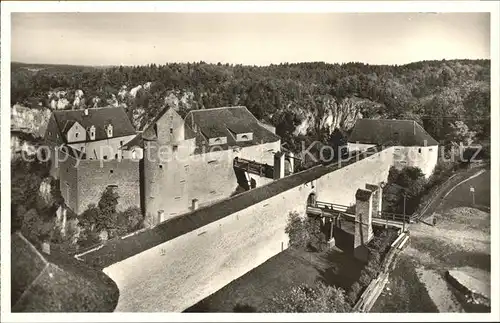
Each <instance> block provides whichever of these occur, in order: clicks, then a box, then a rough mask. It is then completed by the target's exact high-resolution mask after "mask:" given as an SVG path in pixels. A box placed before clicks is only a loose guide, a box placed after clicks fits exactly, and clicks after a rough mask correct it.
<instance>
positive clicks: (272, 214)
mask: <svg viewBox="0 0 500 323" xmlns="http://www.w3.org/2000/svg"><path fill="white" fill-rule="evenodd" d="M310 193H311V188H310V186H307V185H301V186H300V187H295V188H293V189H290V190H288V191H286V192H284V193H282V194H280V195H277V196H274V197H271V198H269V199H267V200H264V201H261V202H259V203H257V204H255V205H253V206H251V207H249V208H246V209H243V210H241V211H239V212H236V213H234V214H231V215H229V216H227V217H224V218H222V219H221V220H218V221H215V222H212V223H210V224H208V225H206V226H203V227H201V228H199V229H196V230H194V231H191V232H189V233H187V234H184V235H182V236H180V237H177V238H175V239H173V240H170V241H167V242H165V243H163V244H160V245H158V246H156V247H153V248H151V249H148V250H146V251H144V252H142V253H139V254H136V255H135V256H132V257H130V258H128V259H125V260H123V261H121V262H118V263H115V264H113V265H111V266H109V267H107V268H105V269H104V272H105V273H106V274H107V275H108V276H109V277H111V278H112V279H113V280H114V281H115V282H116V283H117V285H118V288H119V289H120V298H119V301H118V305H117V308H116V311H118V312H136V311H141V312H155V311H156V312H162V311H163V312H179V311H182V310H184V309H186V308H188V307H190V306H192V305H194V304H195V303H197V302H199V301H200V300H202V299H204V298H205V297H207V296H209V295H211V294H212V293H214V292H216V291H217V290H219V289H221V288H222V287H224V286H225V285H227V284H228V283H230V282H231V281H233V280H234V279H237V278H238V277H241V276H242V275H244V274H245V273H247V272H248V271H250V270H252V269H253V268H255V267H257V266H259V265H260V264H262V263H263V262H265V261H266V260H268V259H269V258H271V257H273V256H274V255H276V254H278V253H280V252H281V251H282V250H284V249H285V248H287V247H288V236H287V234H286V233H285V226H286V223H287V219H288V214H289V212H291V211H297V212H299V213H300V214H304V213H305V208H306V199H307V196H308V195H309V194H310Z"/></svg>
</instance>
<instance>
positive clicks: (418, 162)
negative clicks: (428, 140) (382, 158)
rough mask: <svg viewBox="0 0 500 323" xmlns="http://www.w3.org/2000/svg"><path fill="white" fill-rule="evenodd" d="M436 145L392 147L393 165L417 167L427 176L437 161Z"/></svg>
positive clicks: (399, 167)
mask: <svg viewBox="0 0 500 323" xmlns="http://www.w3.org/2000/svg"><path fill="white" fill-rule="evenodd" d="M438 151H439V147H438V146H429V147H394V166H395V167H396V168H398V169H401V168H403V167H405V166H406V167H418V168H420V169H421V170H422V172H423V173H424V175H425V177H426V178H429V177H430V176H431V175H432V172H433V171H434V168H435V167H436V164H437V161H438Z"/></svg>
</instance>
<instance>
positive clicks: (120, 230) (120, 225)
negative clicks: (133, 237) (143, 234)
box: [116, 206, 144, 235]
mask: <svg viewBox="0 0 500 323" xmlns="http://www.w3.org/2000/svg"><path fill="white" fill-rule="evenodd" d="M143 220H144V219H143V216H142V213H141V210H140V209H139V208H138V207H135V206H134V207H130V208H128V209H126V210H125V211H123V212H120V213H118V216H117V224H116V230H117V234H118V235H124V234H127V233H130V232H134V231H136V230H138V229H140V228H141V227H142V226H143Z"/></svg>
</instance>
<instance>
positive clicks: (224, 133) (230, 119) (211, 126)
mask: <svg viewBox="0 0 500 323" xmlns="http://www.w3.org/2000/svg"><path fill="white" fill-rule="evenodd" d="M191 118H193V119H194V120H192V119H191ZM184 120H185V122H186V124H188V125H190V126H191V122H192V121H194V124H196V126H197V127H198V130H199V132H201V133H202V134H203V136H204V137H205V138H206V139H207V140H208V139H210V138H215V137H227V145H228V146H249V145H257V144H262V143H268V142H276V141H278V140H280V137H278V136H277V135H276V134H274V133H272V132H271V131H270V130H269V129H267V128H266V127H264V126H263V125H261V123H260V122H259V121H258V120H257V119H256V118H255V117H254V115H253V114H252V113H251V112H250V111H248V109H247V108H246V107H244V106H236V107H222V108H215V109H200V110H191V111H190V112H189V113H188V114H187V115H186V118H185V119H184ZM247 132H252V133H253V140H251V141H246V142H245V141H244V142H237V141H236V139H235V137H234V136H235V134H236V133H247ZM202 145H204V143H203V139H202V142H198V140H197V146H202Z"/></svg>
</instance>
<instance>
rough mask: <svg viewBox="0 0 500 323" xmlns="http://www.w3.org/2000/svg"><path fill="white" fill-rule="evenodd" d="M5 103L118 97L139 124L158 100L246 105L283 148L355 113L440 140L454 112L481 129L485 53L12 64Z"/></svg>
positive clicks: (485, 111)
mask: <svg viewBox="0 0 500 323" xmlns="http://www.w3.org/2000/svg"><path fill="white" fill-rule="evenodd" d="M11 94H12V105H14V104H16V103H18V104H21V105H24V106H28V107H31V108H36V109H41V108H42V109H43V108H44V107H45V108H50V109H80V108H83V107H85V106H89V107H92V106H106V105H114V106H118V105H122V106H124V107H127V108H129V109H130V113H131V115H133V118H134V121H135V124H136V127H137V128H138V129H140V128H142V127H143V126H144V125H145V124H146V123H147V122H148V121H149V120H151V119H152V118H153V117H154V116H155V115H156V114H157V113H158V112H159V111H160V110H161V109H162V108H163V107H164V106H165V105H169V106H173V107H174V108H175V109H177V110H178V111H179V112H180V113H181V115H184V114H185V113H186V112H187V111H188V110H190V109H201V108H214V107H221V106H230V105H245V106H247V107H248V108H249V110H250V111H251V112H252V113H253V114H254V115H256V116H257V117H258V118H259V119H261V120H263V121H265V122H268V123H271V124H273V125H274V126H276V128H277V133H278V134H279V135H280V136H281V137H282V138H283V139H284V141H285V142H287V144H289V145H290V146H291V148H295V149H298V148H299V147H300V146H299V141H300V140H302V139H305V140H306V141H312V140H317V139H319V140H325V139H327V138H328V136H329V135H330V134H331V132H332V131H333V130H334V129H335V128H339V129H341V130H343V131H349V130H350V128H351V127H352V125H353V124H354V122H355V120H356V119H357V118H359V117H370V118H379V117H380V118H404V119H413V120H416V121H418V122H419V123H421V124H422V125H423V126H424V127H425V129H426V130H427V131H428V132H429V133H430V134H431V135H433V136H434V137H435V138H436V139H438V140H441V141H444V140H445V139H446V138H447V134H448V133H449V132H450V130H451V128H450V125H449V124H450V123H451V122H454V121H456V120H462V121H464V122H465V124H466V125H467V126H468V128H469V130H472V131H475V132H476V136H477V139H479V140H481V139H485V138H488V137H489V118H490V61H489V60H453V61H445V60H443V61H424V62H418V63H412V64H407V65H402V66H376V65H367V64H362V63H348V64H326V63H322V62H314V63H298V64H279V65H270V66H264V67H258V66H244V65H229V64H220V63H219V64H206V63H204V62H199V63H187V64H178V63H172V64H166V65H156V64H151V65H147V66H129V67H127V66H117V67H83V66H67V65H64V66H63V65H61V66H59V65H30V64H21V63H13V64H12V89H11Z"/></svg>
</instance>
